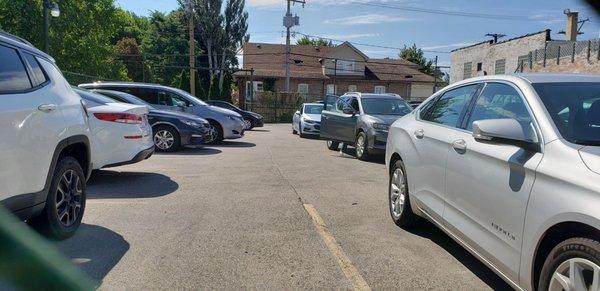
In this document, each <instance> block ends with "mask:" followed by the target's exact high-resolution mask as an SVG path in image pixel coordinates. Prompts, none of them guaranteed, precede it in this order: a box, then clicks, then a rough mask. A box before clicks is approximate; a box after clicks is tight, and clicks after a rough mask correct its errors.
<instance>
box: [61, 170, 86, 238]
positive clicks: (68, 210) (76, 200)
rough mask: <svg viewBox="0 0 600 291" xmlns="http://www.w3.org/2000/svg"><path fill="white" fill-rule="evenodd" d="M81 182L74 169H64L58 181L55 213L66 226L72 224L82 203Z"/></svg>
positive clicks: (77, 216)
mask: <svg viewBox="0 0 600 291" xmlns="http://www.w3.org/2000/svg"><path fill="white" fill-rule="evenodd" d="M81 187H82V183H81V179H79V176H78V175H77V174H76V173H75V171H74V170H68V171H66V172H65V173H64V174H63V175H62V176H61V177H60V180H59V181H58V187H57V189H56V201H55V206H56V207H55V208H56V215H57V218H58V220H59V221H60V223H61V224H62V225H64V226H66V227H69V226H71V225H73V224H74V223H75V222H76V221H77V219H78V218H79V213H80V212H81V205H82V203H83V199H82V195H83V190H82V188H81Z"/></svg>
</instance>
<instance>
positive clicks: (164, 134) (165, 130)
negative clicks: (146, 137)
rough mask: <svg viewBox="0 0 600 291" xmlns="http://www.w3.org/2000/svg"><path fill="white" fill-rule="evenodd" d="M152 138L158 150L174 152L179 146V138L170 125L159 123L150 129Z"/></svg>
mask: <svg viewBox="0 0 600 291" xmlns="http://www.w3.org/2000/svg"><path fill="white" fill-rule="evenodd" d="M152 140H153V141H154V145H155V146H156V150H157V151H159V152H174V151H176V150H178V149H179V148H180V147H181V138H180V137H179V133H178V132H177V130H176V129H175V128H173V127H171V126H166V125H159V126H157V127H156V128H154V129H153V130H152Z"/></svg>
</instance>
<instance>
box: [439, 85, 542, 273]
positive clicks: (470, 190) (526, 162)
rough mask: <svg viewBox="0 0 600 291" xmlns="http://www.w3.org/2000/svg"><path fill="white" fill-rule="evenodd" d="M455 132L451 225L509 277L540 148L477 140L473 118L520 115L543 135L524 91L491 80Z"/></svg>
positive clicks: (532, 132)
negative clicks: (529, 107) (532, 148)
mask: <svg viewBox="0 0 600 291" xmlns="http://www.w3.org/2000/svg"><path fill="white" fill-rule="evenodd" d="M472 106H473V108H472V109H471V111H470V112H469V114H468V115H467V116H466V118H465V120H466V121H465V122H464V123H463V125H462V128H463V129H464V131H459V132H458V133H457V134H455V135H453V136H452V138H453V139H454V140H452V141H451V147H452V149H451V150H450V152H449V154H448V159H447V160H448V162H447V166H446V209H445V211H444V219H445V221H446V223H447V227H448V228H449V229H450V230H451V231H452V232H454V233H456V234H457V235H459V236H460V237H461V239H462V240H463V241H465V242H466V243H468V244H469V245H471V246H472V247H474V248H475V249H476V250H477V251H478V252H479V253H480V254H482V255H484V256H485V257H486V258H487V259H488V260H490V261H491V262H492V263H493V264H494V265H495V266H496V267H498V268H499V269H500V270H501V271H502V272H503V273H504V274H506V275H508V276H509V278H517V274H518V272H519V262H520V251H521V243H522V234H523V224H524V220H525V210H526V207H527V201H528V199H529V193H530V191H531V188H532V186H533V182H534V179H535V170H536V168H537V166H538V164H539V163H540V161H541V159H542V154H541V153H539V152H533V151H527V150H524V149H521V148H519V147H517V146H513V145H501V144H494V143H485V142H479V141H476V140H475V138H474V137H473V136H472V133H471V131H472V125H473V122H474V121H478V120H486V119H503V118H512V119H516V120H517V121H518V122H519V123H520V124H521V125H522V126H523V128H524V129H525V131H526V135H527V136H529V137H531V139H532V140H534V141H539V135H538V134H537V131H536V129H535V128H536V126H535V121H534V118H533V115H532V114H531V113H530V110H528V106H527V105H526V102H525V99H524V98H523V96H522V94H521V93H520V91H519V90H518V88H517V87H515V86H514V85H512V84H509V83H487V84H486V85H485V88H484V89H483V90H482V92H481V94H480V95H479V96H478V97H477V99H476V100H475V102H473V105H472Z"/></svg>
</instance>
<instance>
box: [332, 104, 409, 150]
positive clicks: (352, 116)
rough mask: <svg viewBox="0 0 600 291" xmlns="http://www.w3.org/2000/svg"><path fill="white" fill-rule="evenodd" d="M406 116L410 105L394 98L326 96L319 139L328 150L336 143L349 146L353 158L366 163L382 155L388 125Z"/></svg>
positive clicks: (334, 146) (337, 146) (334, 147)
mask: <svg viewBox="0 0 600 291" xmlns="http://www.w3.org/2000/svg"><path fill="white" fill-rule="evenodd" d="M410 112H412V107H411V106H410V104H408V102H406V101H405V100H404V99H402V97H400V95H397V94H367V93H346V94H344V95H343V96H341V97H338V96H333V95H329V96H327V99H326V100H325V104H324V109H323V112H321V138H323V139H326V140H327V147H328V148H329V149H330V150H337V149H338V148H339V144H340V143H345V144H349V145H353V146H355V147H356V157H357V158H358V159H360V160H367V159H368V158H369V156H371V155H373V154H383V153H385V146H386V141H387V134H388V129H389V128H390V125H391V124H392V123H393V122H394V121H396V119H398V118H400V117H402V116H404V115H406V114H408V113H410Z"/></svg>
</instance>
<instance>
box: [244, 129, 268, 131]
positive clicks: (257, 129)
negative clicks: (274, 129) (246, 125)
mask: <svg viewBox="0 0 600 291" xmlns="http://www.w3.org/2000/svg"><path fill="white" fill-rule="evenodd" d="M253 131H256V132H271V131H270V130H268V129H251V130H248V132H253Z"/></svg>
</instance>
